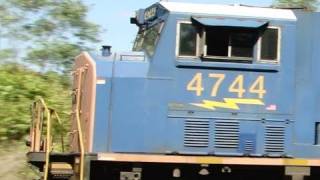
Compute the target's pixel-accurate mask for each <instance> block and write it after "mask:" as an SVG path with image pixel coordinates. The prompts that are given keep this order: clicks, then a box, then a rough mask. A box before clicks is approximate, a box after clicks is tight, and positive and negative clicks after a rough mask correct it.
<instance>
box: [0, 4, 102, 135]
mask: <svg viewBox="0 0 320 180" xmlns="http://www.w3.org/2000/svg"><path fill="white" fill-rule="evenodd" d="M88 10H89V9H88V7H87V6H86V5H85V4H84V3H83V2H82V1H81V0H0V106H1V108H0V141H1V140H13V139H16V140H18V139H21V138H22V137H23V136H25V135H26V134H27V131H28V128H29V125H30V112H29V110H30V104H31V102H32V101H33V100H34V99H35V98H36V97H37V96H41V97H43V98H44V99H45V100H46V101H47V102H48V104H49V106H51V107H53V108H55V109H56V110H57V111H58V112H59V113H60V114H61V113H62V119H66V120H69V115H70V109H71V107H70V104H71V96H70V93H69V92H70V91H69V89H70V77H69V74H70V73H69V70H70V67H71V66H72V62H73V58H74V57H75V56H76V55H78V54H79V52H80V51H82V50H88V49H89V47H94V46H96V43H97V42H99V36H98V35H99V33H100V31H101V30H100V27H99V26H98V25H96V24H94V23H92V22H90V21H88V20H87V14H88Z"/></svg>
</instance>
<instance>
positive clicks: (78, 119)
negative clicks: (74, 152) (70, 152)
mask: <svg viewBox="0 0 320 180" xmlns="http://www.w3.org/2000/svg"><path fill="white" fill-rule="evenodd" d="M77 71H80V72H77V74H78V76H79V77H78V83H77V85H78V86H77V95H76V97H77V100H76V119H77V128H78V135H79V144H80V180H83V176H84V143H83V134H82V128H81V120H80V95H81V82H82V73H83V72H84V69H83V68H80V69H78V70H77Z"/></svg>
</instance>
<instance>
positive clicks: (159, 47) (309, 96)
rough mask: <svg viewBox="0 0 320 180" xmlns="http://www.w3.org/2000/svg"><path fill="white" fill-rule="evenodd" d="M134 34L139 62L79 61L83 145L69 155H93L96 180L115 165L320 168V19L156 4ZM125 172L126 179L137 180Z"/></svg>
mask: <svg viewBox="0 0 320 180" xmlns="http://www.w3.org/2000/svg"><path fill="white" fill-rule="evenodd" d="M131 23H133V24H136V25H137V26H138V27H139V31H138V34H137V37H136V40H135V43H134V47H133V52H130V53H111V50H110V47H109V46H105V47H104V48H103V53H102V55H96V54H89V53H86V52H85V53H82V54H80V55H79V56H78V57H77V58H76V63H75V67H74V87H73V90H74V97H73V100H74V101H73V112H74V113H73V118H72V119H73V132H79V131H82V133H81V136H79V133H73V137H72V139H71V149H72V150H73V151H74V152H81V153H89V154H90V153H91V154H96V155H97V158H96V159H95V160H96V161H95V162H94V163H92V164H91V166H94V167H95V168H93V169H95V170H93V171H94V172H96V174H99V173H97V171H98V169H99V168H98V167H101V166H103V163H102V162H108V161H114V160H118V161H121V162H124V161H125V162H127V161H129V162H132V163H134V162H149V163H155V162H161V163H169V162H171V161H174V160H172V159H175V158H177V159H176V160H177V161H176V163H181V164H183V162H185V163H187V164H188V163H191V164H197V163H199V164H202V165H204V166H206V165H207V164H220V165H221V164H229V165H230V164H236V165H241V164H246V165H256V166H257V165H259V162H260V163H261V165H262V166H267V165H275V166H281V167H287V166H290V165H292V166H299V167H300V166H302V167H304V166H308V167H310V166H315V167H317V166H320V162H319V160H317V159H319V157H320V113H319V110H320V109H319V108H320V104H319V103H320V93H319V90H318V89H320V80H319V78H318V76H319V68H320V61H319V57H320V46H319V39H320V13H316V12H314V13H312V12H306V11H303V10H290V9H272V8H259V7H247V6H239V5H235V6H225V5H211V4H191V3H176V2H160V3H156V4H154V5H152V6H150V7H148V8H146V9H141V10H139V11H137V13H136V16H135V17H133V18H131ZM80 121H81V125H79V122H80ZM134 154H135V155H137V157H135V156H134ZM121 155H123V156H121ZM139 155H141V156H139ZM144 155H145V156H147V157H145V156H144ZM133 156H134V157H133ZM171 157H172V159H171ZM188 157H189V158H190V159H189V160H188ZM210 157H211V159H210ZM213 157H216V158H218V159H212V158H213ZM219 157H234V158H235V159H232V160H230V161H224V160H221V159H219ZM242 157H243V158H245V159H243V160H245V162H244V161H243V162H244V163H241V162H240V161H241V158H242ZM163 158H164V159H163ZM179 158H180V159H179ZM192 158H193V159H192ZM197 158H202V159H197ZM203 158H208V159H203ZM237 158H238V159H237ZM297 158H299V159H297ZM301 158H302V159H301ZM142 159H144V160H142ZM251 159H252V164H250V161H251ZM268 159H269V160H270V161H272V162H274V164H272V163H271V164H268V162H269V161H268ZM280 159H281V162H278V161H277V160H280ZM290 159H291V160H290ZM306 159H311V160H310V161H308V160H306ZM273 160H274V161H273ZM223 162H224V163H223ZM277 163H278V164H277ZM104 166H105V167H109V168H110V169H112V168H111V167H110V165H109V164H107V163H106V164H104ZM138 166H139V165H138ZM113 167H114V166H113ZM116 167H118V168H119V165H116ZM130 167H131V166H130ZM167 167H169V166H167ZM170 167H171V166H170ZM127 168H128V167H127ZM223 168H225V169H223ZM223 168H222V169H223V170H224V172H229V169H228V168H229V167H223ZM172 169H174V168H172ZM99 170H101V172H102V171H103V170H102V169H101V168H100V169H99ZM178 170H179V171H178ZM126 171H130V172H122V171H121V172H120V179H121V178H124V179H125V178H128V179H135V178H136V179H139V178H141V177H140V176H141V174H139V173H140V171H141V169H140V170H139V168H138V170H137V169H136V170H132V171H131V170H126ZM142 171H143V170H142ZM285 171H286V174H287V175H291V174H290V172H291V169H290V168H289V169H286V170H285ZM308 171H310V169H309V170H308V169H307V170H306V172H305V171H303V172H304V173H302V174H303V175H309V174H310V172H309V174H308ZM312 171H313V170H312ZM103 172H104V173H100V175H101V174H108V173H109V174H110V173H111V172H107V171H103ZM230 172H231V170H230ZM280 172H281V173H282V174H284V172H283V170H280ZM299 172H300V171H299ZM128 173H129V174H128ZM130 173H133V174H130ZM135 173H136V174H135ZM137 173H138V175H137ZM179 173H180V169H174V174H175V175H179ZM278 173H279V172H278ZM111 174H112V173H111ZM204 174H206V173H204ZM316 174H317V175H315V176H314V177H315V178H317V177H319V172H318V170H317V173H316ZM136 175H137V177H136ZM175 175H174V177H176V176H175ZM293 175H294V173H293ZM300 175H301V174H300ZM143 176H146V175H142V177H143ZM264 176H265V178H266V179H268V178H269V179H270V178H272V177H271V176H268V175H266V174H265V175H264ZM90 177H91V178H92V179H95V178H96V179H99V176H97V175H94V173H91V175H90ZM100 177H101V176H100ZM177 177H179V176H177ZM296 177H300V176H296ZM260 178H261V179H263V178H264V177H260ZM248 179H250V178H249V177H248Z"/></svg>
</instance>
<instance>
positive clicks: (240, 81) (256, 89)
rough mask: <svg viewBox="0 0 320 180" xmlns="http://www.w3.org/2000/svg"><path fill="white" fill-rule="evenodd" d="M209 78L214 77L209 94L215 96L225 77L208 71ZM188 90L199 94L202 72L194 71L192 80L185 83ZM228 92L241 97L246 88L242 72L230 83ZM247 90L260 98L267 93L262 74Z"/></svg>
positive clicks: (201, 88)
mask: <svg viewBox="0 0 320 180" xmlns="http://www.w3.org/2000/svg"><path fill="white" fill-rule="evenodd" d="M208 77H209V78H215V79H216V81H215V83H214V84H213V85H212V88H211V89H212V90H211V96H217V94H218V92H219V89H220V86H221V84H222V82H223V81H224V79H225V74H215V73H210V74H209V75H208ZM187 90H188V91H194V92H195V93H196V95H197V96H201V95H202V92H203V91H204V87H203V84H202V73H196V74H195V76H194V77H193V78H192V80H191V81H190V82H189V83H188V85H187ZM228 91H229V92H232V93H236V94H237V97H238V98H243V96H244V94H245V92H247V90H246V89H245V88H244V76H243V75H242V74H240V75H238V76H237V77H236V78H235V79H234V80H233V81H232V83H231V84H230V86H229V88H228ZM249 92H250V93H253V94H258V97H259V98H260V99H262V98H263V97H264V95H265V94H266V93H267V91H266V89H265V87H264V76H258V77H257V79H256V80H255V81H254V82H253V84H252V85H251V86H250V87H249Z"/></svg>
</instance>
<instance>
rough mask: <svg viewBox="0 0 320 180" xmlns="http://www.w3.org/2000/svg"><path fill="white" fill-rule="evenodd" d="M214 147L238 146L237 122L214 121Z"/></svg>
mask: <svg viewBox="0 0 320 180" xmlns="http://www.w3.org/2000/svg"><path fill="white" fill-rule="evenodd" d="M214 142H215V148H238V147H239V122H238V121H216V122H215V141H214Z"/></svg>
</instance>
